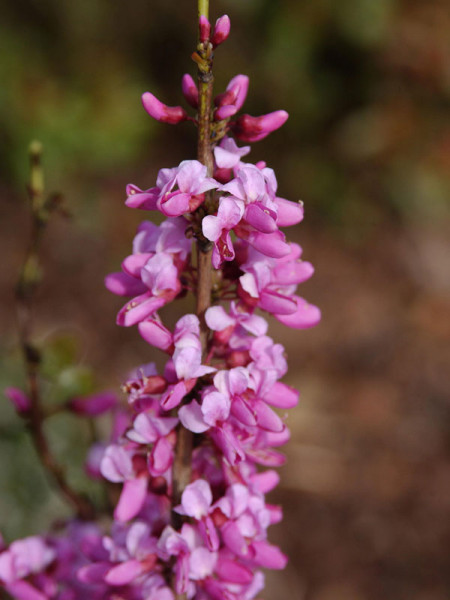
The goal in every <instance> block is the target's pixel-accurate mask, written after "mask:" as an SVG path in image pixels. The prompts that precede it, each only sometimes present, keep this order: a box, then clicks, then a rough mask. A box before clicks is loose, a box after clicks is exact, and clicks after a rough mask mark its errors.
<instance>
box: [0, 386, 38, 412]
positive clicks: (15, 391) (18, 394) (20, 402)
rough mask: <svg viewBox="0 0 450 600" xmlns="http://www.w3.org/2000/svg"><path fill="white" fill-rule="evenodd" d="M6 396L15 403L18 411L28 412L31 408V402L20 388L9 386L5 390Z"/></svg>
mask: <svg viewBox="0 0 450 600" xmlns="http://www.w3.org/2000/svg"><path fill="white" fill-rule="evenodd" d="M4 394H5V396H6V397H7V398H8V400H10V401H11V402H12V403H13V404H14V408H15V409H16V410H17V412H18V413H26V412H28V411H29V410H30V408H31V402H30V399H29V398H28V396H27V395H26V394H25V392H22V390H19V388H15V387H8V388H6V389H5V390H4Z"/></svg>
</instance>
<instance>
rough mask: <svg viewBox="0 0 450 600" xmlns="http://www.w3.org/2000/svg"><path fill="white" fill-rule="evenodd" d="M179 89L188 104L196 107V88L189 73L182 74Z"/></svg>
mask: <svg viewBox="0 0 450 600" xmlns="http://www.w3.org/2000/svg"><path fill="white" fill-rule="evenodd" d="M181 91H182V92H183V96H184V97H185V98H186V102H187V103H188V104H190V105H191V106H192V108H197V107H198V88H197V86H196V85H195V81H194V80H193V79H192V77H191V76H190V75H189V73H185V74H184V75H183V78H182V80H181Z"/></svg>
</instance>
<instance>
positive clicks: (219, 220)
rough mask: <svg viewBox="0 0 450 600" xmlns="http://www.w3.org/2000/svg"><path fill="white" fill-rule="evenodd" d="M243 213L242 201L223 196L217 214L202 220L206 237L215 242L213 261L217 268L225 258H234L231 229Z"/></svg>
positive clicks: (228, 259)
mask: <svg viewBox="0 0 450 600" xmlns="http://www.w3.org/2000/svg"><path fill="white" fill-rule="evenodd" d="M243 214H244V206H243V204H242V202H240V201H239V200H238V201H236V200H234V199H233V198H221V199H220V203H219V210H218V211H217V216H214V215H208V216H206V217H204V219H203V221H202V230H203V235H204V236H205V237H206V239H208V240H210V241H211V242H214V249H213V256H212V261H213V265H214V268H215V269H218V268H219V267H220V265H221V264H222V262H223V261H224V260H227V261H230V260H233V259H234V256H235V254H234V248H233V243H232V241H231V237H230V231H231V230H232V229H233V227H235V226H236V225H237V224H238V223H239V221H240V220H241V218H242V216H243Z"/></svg>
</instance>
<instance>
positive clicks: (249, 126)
mask: <svg viewBox="0 0 450 600" xmlns="http://www.w3.org/2000/svg"><path fill="white" fill-rule="evenodd" d="M288 116H289V115H288V113H287V112H286V111H285V110H276V111H275V112H272V113H269V114H267V115H261V116H260V117H252V116H251V115H241V116H240V117H239V119H237V120H236V121H235V122H234V123H230V128H231V130H232V131H233V133H234V135H235V136H236V137H237V138H238V139H239V140H242V141H244V142H258V141H259V140H262V139H263V138H265V137H266V136H267V135H269V133H272V131H275V130H276V129H279V128H280V127H281V126H282V125H283V124H284V123H285V122H286V120H287V118H288Z"/></svg>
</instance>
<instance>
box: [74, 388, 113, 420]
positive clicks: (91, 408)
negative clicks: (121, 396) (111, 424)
mask: <svg viewBox="0 0 450 600" xmlns="http://www.w3.org/2000/svg"><path fill="white" fill-rule="evenodd" d="M116 405H117V398H116V395H115V394H113V393H112V392H103V393H100V394H93V395H92V396H84V397H81V398H72V399H71V400H69V408H70V410H72V411H73V412H75V413H77V414H79V415H84V416H87V417H96V416H98V415H101V414H103V413H105V412H107V411H108V410H111V409H112V408H114V407H115V406H116Z"/></svg>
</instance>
